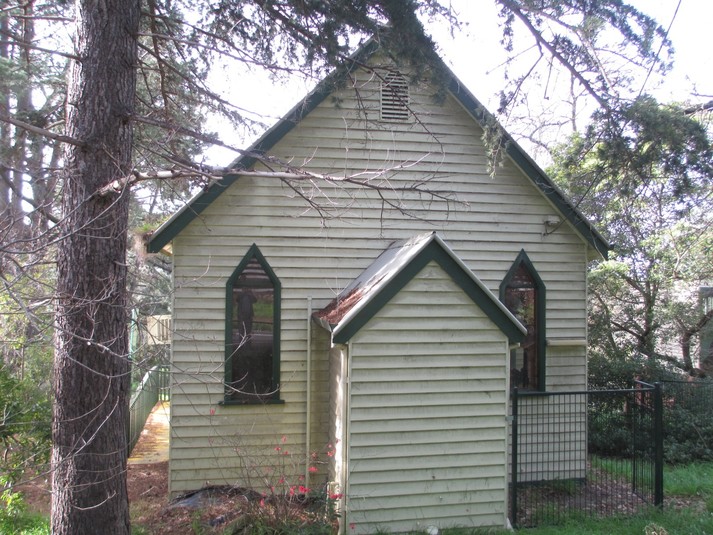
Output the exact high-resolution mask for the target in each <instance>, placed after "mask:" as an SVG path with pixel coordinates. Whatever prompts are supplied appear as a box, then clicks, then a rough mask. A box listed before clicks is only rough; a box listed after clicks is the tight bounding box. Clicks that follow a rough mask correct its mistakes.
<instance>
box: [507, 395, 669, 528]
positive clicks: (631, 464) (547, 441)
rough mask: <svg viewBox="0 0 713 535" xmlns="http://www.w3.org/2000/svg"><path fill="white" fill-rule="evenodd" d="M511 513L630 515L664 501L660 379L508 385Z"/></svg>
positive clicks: (530, 516) (523, 518)
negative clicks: (533, 388) (545, 387)
mask: <svg viewBox="0 0 713 535" xmlns="http://www.w3.org/2000/svg"><path fill="white" fill-rule="evenodd" d="M511 401H512V405H511V406H512V428H511V465H510V504H509V506H510V507H509V508H510V520H511V522H512V523H513V525H515V526H517V527H531V526H536V525H543V524H553V523H558V522H561V521H563V520H565V519H566V518H567V517H569V516H571V515H572V514H573V513H574V514H577V515H581V514H582V513H584V514H587V515H591V516H607V515H612V514H619V515H621V514H629V513H631V514H633V513H635V512H637V511H638V510H639V509H641V507H644V506H648V505H654V506H658V507H660V506H662V504H663V423H662V422H663V406H662V398H661V386H660V385H659V384H658V383H656V384H654V385H651V384H647V383H642V382H637V383H636V385H635V388H632V389H627V390H591V391H577V392H521V391H518V390H517V389H515V390H513V392H512V397H511Z"/></svg>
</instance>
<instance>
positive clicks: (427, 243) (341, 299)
mask: <svg viewBox="0 0 713 535" xmlns="http://www.w3.org/2000/svg"><path fill="white" fill-rule="evenodd" d="M431 261H435V262H436V263H438V265H439V266H441V268H443V270H444V271H445V272H446V273H448V275H449V276H450V277H451V278H452V279H453V281H454V282H455V283H456V284H458V286H459V287H460V288H461V289H462V290H463V291H464V292H465V293H466V294H467V295H468V296H469V297H470V298H471V299H472V300H473V302H474V303H475V304H476V305H478V307H480V309H481V310H482V311H483V312H484V313H485V314H486V315H487V316H488V317H489V318H490V320H491V321H493V323H495V325H497V326H498V328H499V329H500V330H501V331H502V332H503V333H504V334H505V335H506V336H507V337H508V338H509V339H510V341H511V342H520V341H521V340H522V338H523V337H524V335H525V334H526V330H525V327H523V326H522V324H520V322H519V321H518V320H517V319H516V318H515V316H513V315H512V314H511V313H510V311H509V310H508V309H507V308H505V306H504V305H503V304H502V303H501V302H500V301H499V300H498V299H497V298H496V297H495V295H493V293H492V292H491V291H490V290H488V288H487V287H486V286H485V285H484V284H483V283H482V282H481V281H480V279H478V277H476V276H475V275H474V274H473V272H472V271H471V270H470V269H469V268H468V267H467V266H466V265H465V264H464V263H463V261H462V260H461V259H460V258H458V256H456V254H455V253H454V252H453V251H452V250H451V248H450V247H448V245H446V243H445V242H444V241H443V240H442V239H441V238H440V237H439V236H438V234H436V233H435V232H432V233H429V234H423V235H420V236H416V237H414V238H411V239H409V240H405V241H399V242H394V243H392V244H391V245H389V247H388V248H387V249H386V250H385V251H384V252H383V253H381V255H379V257H378V258H377V259H376V260H375V261H374V262H373V263H372V264H371V265H370V266H369V267H368V268H366V269H365V270H364V271H363V272H362V273H361V275H359V276H358V277H357V278H356V279H354V280H353V281H352V282H351V283H350V284H349V285H348V286H347V287H346V288H344V290H342V292H341V293H340V294H339V295H338V296H337V297H336V298H335V299H334V300H333V301H332V302H331V303H329V304H328V305H327V306H326V307H324V308H323V309H322V310H319V311H317V312H315V313H314V314H313V315H312V317H313V318H314V320H315V321H317V322H318V323H319V324H320V325H321V326H322V327H324V328H325V329H327V330H328V331H331V333H332V340H333V341H334V342H335V343H338V344H344V343H346V342H348V341H349V340H350V339H351V338H352V336H354V335H355V334H356V333H357V332H359V330H360V329H361V328H362V327H363V326H364V325H365V324H366V323H367V322H368V321H369V320H370V319H371V318H372V317H374V315H375V314H376V313H378V312H379V310H381V308H382V307H383V306H384V305H386V303H388V302H389V301H390V300H391V299H392V298H393V297H394V296H395V295H396V294H397V293H399V291H400V290H401V289H402V288H403V287H404V286H406V284H408V283H409V282H410V281H411V280H412V279H413V278H414V277H415V276H416V275H417V274H418V273H419V272H420V271H421V269H423V267H424V266H425V265H426V264H428V263H429V262H431Z"/></svg>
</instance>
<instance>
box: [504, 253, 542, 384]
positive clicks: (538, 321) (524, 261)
mask: <svg viewBox="0 0 713 535" xmlns="http://www.w3.org/2000/svg"><path fill="white" fill-rule="evenodd" d="M520 266H523V267H524V268H525V270H526V271H527V272H528V274H529V275H530V277H531V278H532V280H533V282H534V286H535V329H536V331H537V339H536V341H535V343H536V349H537V385H536V387H535V388H526V390H528V391H532V392H545V391H546V380H547V354H546V350H547V331H546V310H547V291H546V288H545V283H544V282H543V281H542V278H540V275H539V273H538V272H537V269H536V268H535V266H534V264H533V263H532V261H531V260H530V258H529V257H528V256H527V253H526V252H525V249H522V250H521V251H520V253H519V254H518V255H517V258H516V259H515V261H514V262H513V263H512V265H511V266H510V269H509V270H508V272H507V274H506V275H505V278H503V280H502V282H501V283H500V302H501V303H503V305H505V306H506V307H507V304H506V299H505V292H506V291H507V288H508V286H510V283H511V282H512V279H513V278H514V277H515V274H516V273H517V271H518V270H519V269H520ZM508 310H510V309H509V308H508ZM510 312H512V313H513V314H515V313H514V312H513V311H512V310H510ZM516 317H517V315H516ZM515 351H517V349H513V350H512V351H511V359H512V356H513V353H514V352H515ZM515 386H517V385H513V384H512V382H511V383H510V389H511V390H512V389H513V388H515ZM518 388H523V387H518Z"/></svg>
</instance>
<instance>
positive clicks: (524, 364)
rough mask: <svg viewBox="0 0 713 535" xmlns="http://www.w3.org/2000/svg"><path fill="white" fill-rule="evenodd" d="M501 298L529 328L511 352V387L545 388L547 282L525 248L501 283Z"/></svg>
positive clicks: (524, 325)
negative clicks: (541, 276) (541, 277)
mask: <svg viewBox="0 0 713 535" xmlns="http://www.w3.org/2000/svg"><path fill="white" fill-rule="evenodd" d="M500 300H501V301H502V303H503V304H504V305H505V306H506V307H507V309H508V310H509V311H510V312H512V313H513V315H514V316H515V317H516V318H517V319H518V320H519V321H520V323H522V325H523V327H525V328H526V329H527V334H526V335H525V338H524V340H523V341H522V342H521V344H520V346H519V347H517V348H516V349H513V350H512V351H511V353H510V386H511V387H512V388H515V387H517V388H523V389H526V390H544V389H545V285H544V284H543V282H542V279H540V277H539V275H538V274H537V270H535V267H534V266H533V265H532V262H530V259H529V258H528V256H527V254H526V253H525V251H524V250H523V251H520V254H519V255H518V257H517V259H516V260H515V262H514V263H513V265H512V267H511V268H510V270H509V271H508V273H507V275H506V276H505V279H504V280H503V282H502V284H501V285H500Z"/></svg>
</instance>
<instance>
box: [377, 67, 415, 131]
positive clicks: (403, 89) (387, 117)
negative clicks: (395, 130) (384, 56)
mask: <svg viewBox="0 0 713 535" xmlns="http://www.w3.org/2000/svg"><path fill="white" fill-rule="evenodd" d="M409 116H410V113H409V99H408V81H407V80H406V77H405V76H404V75H403V74H401V73H400V72H394V71H391V72H389V73H387V74H386V76H384V78H383V80H382V81H381V120H382V121H397V122H398V121H408V119H409Z"/></svg>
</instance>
